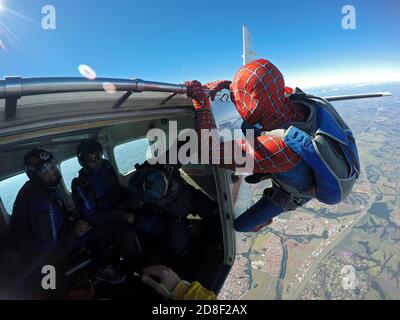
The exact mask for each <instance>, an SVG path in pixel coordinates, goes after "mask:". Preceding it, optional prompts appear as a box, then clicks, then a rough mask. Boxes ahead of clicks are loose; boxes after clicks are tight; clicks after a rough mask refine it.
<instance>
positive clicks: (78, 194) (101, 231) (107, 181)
mask: <svg viewBox="0 0 400 320" xmlns="http://www.w3.org/2000/svg"><path fill="white" fill-rule="evenodd" d="M77 156H78V160H79V163H80V164H81V166H82V169H81V170H80V171H79V177H78V178H75V179H74V180H73V181H72V198H73V200H74V203H75V205H76V207H77V208H78V209H79V210H80V211H81V212H82V213H83V216H84V218H85V219H86V220H87V221H88V222H89V223H90V225H92V226H95V227H96V230H97V232H95V236H96V235H98V236H99V237H98V241H102V242H103V243H104V245H105V246H109V245H111V244H113V245H115V247H116V249H117V250H118V251H119V252H120V253H121V254H122V255H123V256H124V257H125V259H126V262H127V264H128V265H130V266H133V265H136V264H137V262H138V259H139V258H140V253H141V247H140V244H139V242H138V239H137V236H136V232H135V228H134V220H135V216H134V214H132V213H130V212H128V211H127V209H128V207H129V205H130V202H131V197H130V193H129V191H128V190H127V189H125V188H123V187H122V186H121V185H120V183H119V181H118V177H117V173H116V172H115V170H114V168H113V167H112V166H111V164H110V163H109V162H108V161H107V160H105V159H103V150H102V147H101V145H100V143H99V142H97V141H95V140H87V141H84V142H82V143H80V144H79V145H78V148H77ZM103 235H106V237H103ZM109 264H110V261H109V258H108V256H107V255H104V256H103V260H102V266H103V267H107V265H109Z"/></svg>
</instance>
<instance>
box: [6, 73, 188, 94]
mask: <svg viewBox="0 0 400 320" xmlns="http://www.w3.org/2000/svg"><path fill="white" fill-rule="evenodd" d="M109 83H111V84H112V85H113V90H115V91H125V92H126V91H133V92H142V91H153V92H177V93H186V87H185V86H184V85H183V84H172V83H164V82H154V81H145V80H142V79H118V78H96V79H94V80H90V79H86V78H82V77H47V78H21V77H5V78H4V80H0V99H19V98H21V97H23V96H31V95H38V94H51V93H64V92H89V91H105V88H104V86H105V85H107V84H109Z"/></svg>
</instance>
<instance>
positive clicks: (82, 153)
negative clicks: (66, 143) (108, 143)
mask: <svg viewBox="0 0 400 320" xmlns="http://www.w3.org/2000/svg"><path fill="white" fill-rule="evenodd" d="M76 154H77V156H78V161H79V164H80V165H81V166H82V167H83V168H85V169H90V168H89V167H88V165H87V162H88V161H87V159H86V157H87V156H88V155H91V154H99V155H100V157H102V156H103V148H102V147H101V144H100V143H99V142H97V141H96V140H94V139H92V140H86V141H83V142H81V143H80V144H79V145H78V148H77V149H76Z"/></svg>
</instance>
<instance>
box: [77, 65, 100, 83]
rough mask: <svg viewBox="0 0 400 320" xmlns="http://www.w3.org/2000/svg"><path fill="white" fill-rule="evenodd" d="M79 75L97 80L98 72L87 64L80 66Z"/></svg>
mask: <svg viewBox="0 0 400 320" xmlns="http://www.w3.org/2000/svg"><path fill="white" fill-rule="evenodd" d="M78 70H79V73H80V74H81V75H82V76H83V77H85V78H86V79H89V80H94V79H96V72H95V71H94V70H93V69H92V68H91V67H89V66H87V65H86V64H80V65H79V67H78Z"/></svg>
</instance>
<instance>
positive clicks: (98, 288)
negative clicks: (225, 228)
mask: <svg viewBox="0 0 400 320" xmlns="http://www.w3.org/2000/svg"><path fill="white" fill-rule="evenodd" d="M189 229H190V234H191V240H192V241H191V245H190V247H189V250H188V251H187V252H186V254H184V255H182V256H179V257H174V256H171V255H169V254H168V253H167V252H166V251H165V249H164V248H163V246H162V245H160V242H159V241H158V239H156V238H154V239H144V238H139V240H140V242H141V244H142V248H143V253H142V257H141V259H140V261H139V262H138V265H137V267H136V269H137V270H138V269H142V268H145V267H147V266H151V265H159V264H163V265H166V266H168V267H170V268H171V269H172V270H174V271H175V272H176V273H177V274H178V275H179V276H180V277H181V278H182V279H184V280H187V281H199V282H200V283H201V284H202V285H203V286H204V287H206V288H208V289H210V290H213V289H214V288H215V287H216V284H217V281H218V277H219V276H220V274H221V272H222V270H223V258H224V249H223V244H222V235H221V234H218V235H215V234H214V235H210V228H209V226H208V225H207V224H206V223H205V222H204V221H203V220H201V219H191V220H190V228H189ZM220 230H221V229H220ZM114 265H115V268H116V269H117V270H119V271H120V272H122V273H124V274H126V275H127V279H126V280H125V281H124V282H123V283H121V284H107V283H105V282H98V283H96V284H93V285H94V287H95V296H94V299H112V300H114V299H129V300H149V299H151V300H163V299H164V298H163V297H162V296H160V295H159V294H157V293H156V292H155V291H154V290H153V289H151V288H149V287H148V286H147V285H145V284H144V283H143V282H142V281H141V279H140V277H138V276H134V272H133V270H131V268H130V267H128V266H126V265H125V264H124V263H123V262H119V261H115V263H114ZM88 269H90V266H88V268H84V269H82V270H80V271H79V272H77V274H74V277H78V278H79V274H83V273H85V272H87V270H88Z"/></svg>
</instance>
